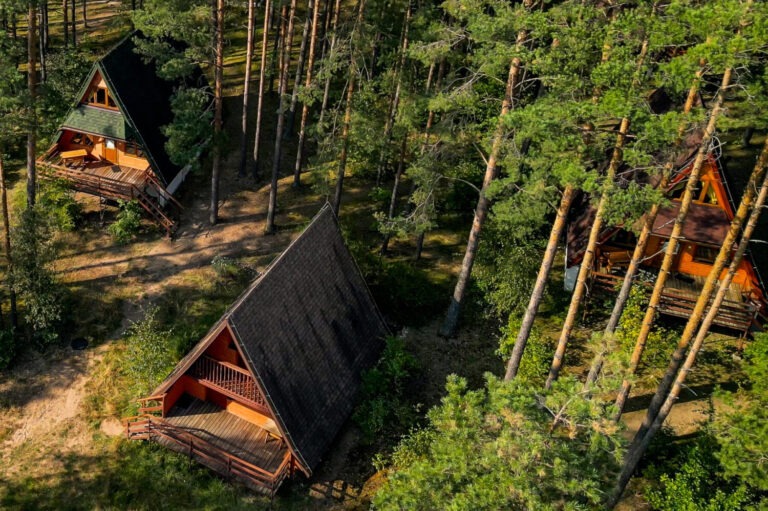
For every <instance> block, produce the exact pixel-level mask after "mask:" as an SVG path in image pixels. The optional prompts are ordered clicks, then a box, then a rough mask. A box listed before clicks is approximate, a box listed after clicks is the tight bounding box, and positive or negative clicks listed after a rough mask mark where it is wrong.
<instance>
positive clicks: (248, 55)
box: [237, 0, 269, 177]
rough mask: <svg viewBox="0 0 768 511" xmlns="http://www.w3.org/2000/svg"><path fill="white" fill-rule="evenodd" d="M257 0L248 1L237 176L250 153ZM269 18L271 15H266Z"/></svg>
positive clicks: (243, 174) (242, 173)
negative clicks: (249, 121) (250, 105)
mask: <svg viewBox="0 0 768 511" xmlns="http://www.w3.org/2000/svg"><path fill="white" fill-rule="evenodd" d="M255 3H256V2H255V0H248V34H247V36H246V43H245V46H246V49H245V77H244V78H243V118H242V122H241V126H240V130H241V131H240V165H239V166H238V171H237V174H238V176H240V177H243V176H245V167H246V163H247V156H246V154H247V152H248V97H249V95H250V92H251V67H252V65H253V34H254V32H255V31H254V24H255V21H256V20H255V17H256V13H255V8H254V4H255ZM265 16H269V13H265Z"/></svg>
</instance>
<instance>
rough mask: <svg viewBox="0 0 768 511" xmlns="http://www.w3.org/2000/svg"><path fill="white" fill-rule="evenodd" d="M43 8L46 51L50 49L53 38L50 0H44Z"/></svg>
mask: <svg viewBox="0 0 768 511" xmlns="http://www.w3.org/2000/svg"><path fill="white" fill-rule="evenodd" d="M42 8H43V47H44V48H45V51H46V53H47V52H48V49H49V48H50V46H51V45H50V40H51V34H50V24H49V23H48V21H49V20H48V12H49V9H48V0H44V1H43V3H42Z"/></svg>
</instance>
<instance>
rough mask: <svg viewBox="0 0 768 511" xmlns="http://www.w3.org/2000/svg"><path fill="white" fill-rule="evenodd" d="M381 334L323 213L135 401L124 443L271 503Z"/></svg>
mask: <svg viewBox="0 0 768 511" xmlns="http://www.w3.org/2000/svg"><path fill="white" fill-rule="evenodd" d="M387 332H388V331H387V327H386V324H385V323H384V321H383V319H382V316H381V314H380V312H379V310H378V308H377V307H376V304H375V303H374V301H373V298H372V296H371V294H370V292H369V290H368V288H367V286H366V284H365V281H364V280H363V277H362V275H361V274H360V271H359V270H358V268H357V266H356V264H355V262H354V260H353V258H352V256H351V255H350V253H349V251H348V250H347V248H346V246H345V245H344V241H343V239H342V236H341V232H340V230H339V226H338V224H337V221H336V218H335V216H334V214H333V212H332V210H331V208H330V207H328V206H327V205H326V207H324V208H323V209H322V210H321V211H320V213H318V215H317V216H316V217H315V218H314V220H312V223H311V224H310V225H309V226H308V227H307V228H306V230H305V231H304V232H303V233H302V234H301V235H300V236H299V237H298V238H297V239H296V240H295V241H294V242H293V243H291V245H290V246H289V247H288V248H287V249H286V250H285V251H284V252H283V253H282V255H280V256H279V257H278V258H277V259H276V260H275V261H274V262H273V263H272V264H271V265H270V266H269V268H268V269H267V270H266V271H265V272H264V274H262V275H261V276H260V277H259V278H258V279H257V280H256V281H254V283H253V284H252V285H251V286H250V287H249V288H248V289H247V290H246V291H245V292H244V293H243V295H241V297H240V298H239V299H238V300H237V301H236V302H235V303H234V305H232V307H230V309H229V310H228V311H227V312H226V313H225V314H224V316H223V317H222V318H221V319H220V320H219V321H218V323H216V325H215V326H214V327H213V328H212V329H211V330H210V332H209V333H208V334H207V335H206V336H205V337H204V338H203V339H202V340H201V341H200V342H199V343H198V344H197V345H196V346H195V347H194V348H193V349H192V350H191V351H190V352H189V354H188V355H187V356H186V357H184V359H182V360H181V362H179V364H178V365H177V367H176V368H175V369H174V371H173V372H172V373H171V375H170V376H168V378H167V379H166V380H165V381H164V382H163V383H162V384H160V386H159V387H157V389H155V390H154V392H153V393H152V395H151V396H150V397H147V398H144V399H143V400H141V402H142V403H143V409H142V412H143V414H142V415H141V416H139V417H134V418H131V419H128V420H127V421H126V428H127V429H126V432H127V435H128V437H129V438H133V439H148V440H152V441H156V442H158V443H160V444H163V445H166V446H168V447H170V448H171V449H174V450H177V451H180V452H183V453H186V454H188V455H190V456H191V457H193V458H194V459H196V460H197V461H199V462H200V463H202V464H204V465H206V466H208V467H209V468H211V469H213V470H215V471H216V472H218V473H220V474H222V475H224V476H226V477H231V478H234V479H237V480H240V481H242V482H245V483H246V484H248V485H250V486H252V487H255V488H257V489H261V490H263V491H266V492H267V493H269V494H271V495H273V494H274V492H276V491H277V489H278V488H279V486H280V484H281V483H282V482H283V480H284V479H285V478H286V477H288V476H290V475H291V474H292V473H294V472H295V471H297V470H298V471H301V472H303V473H304V474H305V475H307V476H309V475H310V474H311V473H312V471H313V469H314V468H315V467H316V466H317V464H318V463H319V462H320V461H321V460H322V459H323V456H324V455H325V453H326V451H327V450H328V448H329V446H330V445H331V442H332V441H333V440H334V438H335V437H336V435H337V434H338V432H339V430H340V429H341V427H342V425H343V424H344V422H345V421H346V420H347V418H348V417H349V415H350V413H351V411H352V408H353V406H354V405H355V397H356V394H357V390H358V388H359V386H360V375H361V372H362V371H363V370H365V369H367V368H369V367H371V366H372V365H373V364H374V363H375V362H376V360H377V358H378V355H379V353H380V350H381V348H382V346H383V344H382V338H383V337H384V336H385V335H386V334H387Z"/></svg>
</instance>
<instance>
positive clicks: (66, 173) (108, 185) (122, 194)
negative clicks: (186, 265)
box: [38, 148, 181, 236]
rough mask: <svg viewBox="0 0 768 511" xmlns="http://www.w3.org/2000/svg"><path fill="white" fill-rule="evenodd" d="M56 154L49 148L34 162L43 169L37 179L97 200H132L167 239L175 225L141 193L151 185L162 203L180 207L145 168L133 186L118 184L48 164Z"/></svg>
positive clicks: (154, 203)
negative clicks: (62, 184) (65, 184)
mask: <svg viewBox="0 0 768 511" xmlns="http://www.w3.org/2000/svg"><path fill="white" fill-rule="evenodd" d="M57 154H58V150H56V149H55V148H53V149H49V150H48V152H46V153H45V155H44V156H43V157H42V158H40V159H39V160H38V163H40V165H41V166H42V167H43V172H42V173H41V177H43V178H45V177H53V178H58V179H62V180H64V181H67V182H68V183H70V186H71V187H72V188H74V189H75V190H77V191H80V192H84V193H88V194H91V195H96V196H98V197H104V198H107V199H121V200H126V201H130V200H135V201H137V202H138V203H139V205H141V207H142V208H143V209H144V210H145V211H146V212H147V213H149V215H150V216H151V217H152V219H153V220H154V221H155V222H156V223H157V224H159V225H160V226H161V227H163V228H164V229H165V230H166V232H167V234H168V235H169V236H171V235H172V234H173V232H174V231H175V229H176V226H177V224H176V222H174V221H173V220H172V219H171V218H170V217H169V216H168V215H166V214H165V212H164V211H163V209H162V208H161V206H160V205H159V204H158V203H157V201H156V200H155V199H154V198H152V197H151V196H150V195H148V194H147V193H145V191H144V190H145V189H146V188H147V186H151V187H152V188H154V189H156V190H157V192H158V193H159V194H160V195H162V196H163V197H164V198H165V200H167V201H169V202H172V203H173V204H174V205H177V207H180V206H181V205H180V204H179V203H178V201H176V199H174V198H173V197H172V196H171V195H170V194H169V193H168V192H167V191H166V190H165V188H163V186H162V185H161V184H160V183H159V182H158V181H157V180H156V179H155V178H154V177H152V176H151V175H150V173H149V172H147V171H148V170H149V169H145V173H144V181H143V182H142V183H140V184H139V185H138V186H137V185H136V184H133V183H127V182H124V181H120V180H119V179H112V178H109V177H105V176H99V175H93V174H89V173H87V172H83V171H82V170H79V169H76V168H69V167H67V166H64V165H58V164H56V163H52V162H51V161H50V160H52V159H54V158H55V157H56V155H57Z"/></svg>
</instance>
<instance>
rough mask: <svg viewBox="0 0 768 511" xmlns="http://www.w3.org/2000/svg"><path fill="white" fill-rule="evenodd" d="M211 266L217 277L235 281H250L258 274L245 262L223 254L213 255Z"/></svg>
mask: <svg viewBox="0 0 768 511" xmlns="http://www.w3.org/2000/svg"><path fill="white" fill-rule="evenodd" d="M211 266H212V267H213V271H215V272H216V275H218V276H219V277H221V278H224V279H229V280H233V281H236V282H250V281H251V280H253V279H254V278H256V277H257V276H258V275H259V272H258V271H256V270H255V269H253V268H251V267H250V266H248V265H247V264H243V263H241V262H240V261H237V260H236V259H231V258H229V257H224V256H218V255H217V256H215V257H214V258H213V260H211Z"/></svg>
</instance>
